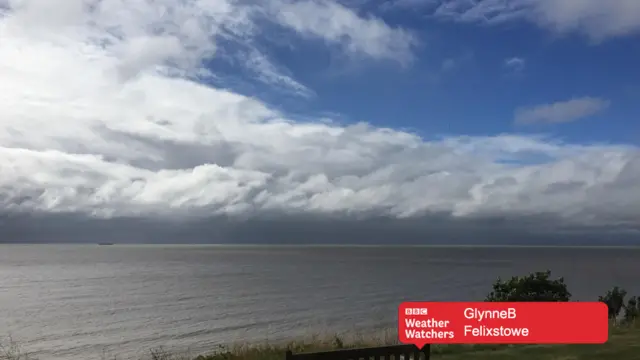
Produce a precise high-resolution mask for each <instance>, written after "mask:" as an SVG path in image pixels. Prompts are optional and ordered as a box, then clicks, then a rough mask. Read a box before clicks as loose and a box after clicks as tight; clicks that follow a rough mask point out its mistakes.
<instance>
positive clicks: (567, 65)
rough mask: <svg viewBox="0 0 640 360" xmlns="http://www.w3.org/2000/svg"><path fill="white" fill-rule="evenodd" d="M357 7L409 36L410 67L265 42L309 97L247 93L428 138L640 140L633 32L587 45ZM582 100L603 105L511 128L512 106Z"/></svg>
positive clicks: (572, 38)
mask: <svg viewBox="0 0 640 360" xmlns="http://www.w3.org/2000/svg"><path fill="white" fill-rule="evenodd" d="M425 2H426V1H425ZM363 3H364V4H361V5H360V4H358V5H359V6H355V5H353V3H351V4H350V5H351V6H352V7H353V8H354V9H356V11H359V12H360V13H361V14H367V16H375V17H378V18H380V19H382V20H383V21H385V22H386V23H387V24H389V25H390V26H392V27H396V28H402V29H405V30H407V31H410V32H411V33H412V34H414V35H415V37H416V39H417V40H418V43H417V44H416V46H415V47H414V48H412V55H413V57H414V59H413V61H412V62H411V63H410V64H406V65H400V66H399V65H398V64H397V63H394V62H393V61H377V60H372V59H367V58H362V57H359V58H350V57H345V56H344V55H342V54H340V53H339V50H336V48H335V47H330V46H329V47H328V46H326V44H325V43H323V42H322V41H321V40H317V41H315V42H311V43H309V42H307V41H305V40H301V39H296V38H289V39H288V40H287V41H286V42H285V43H284V44H277V43H273V42H268V43H267V42H265V43H264V46H265V50H266V52H267V53H268V54H269V55H270V56H271V57H272V59H273V61H275V62H277V63H279V64H281V65H282V66H284V67H286V68H287V69H289V70H290V73H291V74H292V76H293V77H294V78H295V79H297V80H298V81H300V82H301V83H303V84H304V85H306V86H307V87H309V88H310V89H313V91H315V93H316V94H315V96H313V97H311V98H308V99H301V98H300V97H295V96H294V97H292V96H286V95H281V94H275V93H274V92H271V91H268V90H267V92H268V94H267V95H265V94H264V92H261V91H259V90H258V91H246V90H245V92H246V93H248V94H249V95H256V96H262V97H264V98H265V99H266V100H268V101H270V102H272V103H274V104H275V105H277V106H278V105H279V106H281V107H282V108H283V109H284V110H287V111H291V112H296V113H304V114H308V113H317V114H322V113H323V112H329V113H339V114H341V115H342V116H343V117H344V121H346V122H357V121H367V122H370V123H372V124H374V125H377V126H384V127H393V128H407V129H411V130H412V131H415V132H417V133H419V134H421V135H422V136H426V137H431V136H438V135H448V134H467V135H492V134H499V133H504V132H517V133H545V134H552V135H554V136H558V137H561V138H562V139H566V140H567V141H571V142H626V143H633V144H637V143H638V140H640V132H639V130H640V128H639V127H638V125H637V124H638V121H637V117H638V114H639V112H640V101H638V99H639V98H640V85H638V84H640V71H637V64H638V63H640V45H639V42H638V39H639V37H638V35H635V34H634V33H631V34H624V36H615V37H611V38H606V39H599V40H593V39H592V38H590V37H589V36H588V35H587V34H584V33H581V32H580V31H574V32H571V31H567V32H565V33H557V32H554V31H552V30H550V29H547V28H541V27H539V26H536V25H535V24H534V23H531V22H528V21H526V20H524V19H522V20H514V21H510V22H508V23H498V24H486V23H481V22H471V23H469V22H460V21H455V20H451V19H443V18H440V17H437V16H436V15H434V10H433V7H431V8H426V9H425V8H422V7H419V6H415V7H404V6H395V7H394V6H393V5H389V4H391V3H390V2H381V1H379V2H363ZM385 4H386V6H385ZM271 30H272V31H274V32H277V31H278V29H277V28H276V27H272V28H271ZM515 59H517V60H515ZM510 60H511V61H513V62H512V64H513V65H512V66H509V65H508V62H509V61H510ZM247 80H249V81H250V80H251V79H247ZM266 89H268V87H266ZM239 90H240V91H242V90H243V89H242V88H239ZM262 90H263V91H265V89H262ZM583 97H592V98H599V99H602V100H605V101H608V102H609V104H608V105H607V106H606V107H603V108H602V109H601V110H598V111H593V112H589V113H588V114H585V115H584V116H579V117H577V118H575V119H572V120H567V121H566V122H564V121H563V122H559V123H536V124H528V125H522V124H520V125H518V124H515V122H514V116H515V111H516V109H518V108H521V107H535V106H541V105H545V104H553V103H558V102H565V101H569V100H571V99H573V98H583Z"/></svg>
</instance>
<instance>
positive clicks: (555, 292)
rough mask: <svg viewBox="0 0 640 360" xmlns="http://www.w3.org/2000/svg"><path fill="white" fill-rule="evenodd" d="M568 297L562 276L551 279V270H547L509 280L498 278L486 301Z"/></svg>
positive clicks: (565, 298) (569, 295) (553, 299)
mask: <svg viewBox="0 0 640 360" xmlns="http://www.w3.org/2000/svg"><path fill="white" fill-rule="evenodd" d="M570 298H571V293H570V292H569V291H568V290H567V285H566V284H565V283H564V278H558V279H551V271H549V270H547V271H544V272H535V273H532V274H529V275H527V276H514V277H512V278H511V279H509V280H502V279H500V278H498V279H497V280H496V282H495V283H494V284H493V291H491V293H489V295H488V296H487V299H486V301H569V299H570Z"/></svg>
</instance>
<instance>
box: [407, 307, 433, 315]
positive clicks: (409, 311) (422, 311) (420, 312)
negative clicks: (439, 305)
mask: <svg viewBox="0 0 640 360" xmlns="http://www.w3.org/2000/svg"><path fill="white" fill-rule="evenodd" d="M428 313H429V310H428V309H427V308H406V309H404V314H405V315H427V314H428Z"/></svg>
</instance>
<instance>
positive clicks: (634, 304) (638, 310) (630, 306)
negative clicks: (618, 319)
mask: <svg viewBox="0 0 640 360" xmlns="http://www.w3.org/2000/svg"><path fill="white" fill-rule="evenodd" d="M639 317H640V303H638V297H637V296H632V297H631V298H630V299H629V301H628V302H627V306H625V308H624V319H625V320H626V321H627V322H633V321H635V320H636V319H638V318H639Z"/></svg>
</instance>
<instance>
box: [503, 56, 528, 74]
mask: <svg viewBox="0 0 640 360" xmlns="http://www.w3.org/2000/svg"><path fill="white" fill-rule="evenodd" d="M525 65H526V62H525V60H524V59H523V58H519V57H512V58H508V59H505V60H504V66H506V67H507V68H509V69H510V70H511V71H514V72H520V71H522V70H524V67H525Z"/></svg>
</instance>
